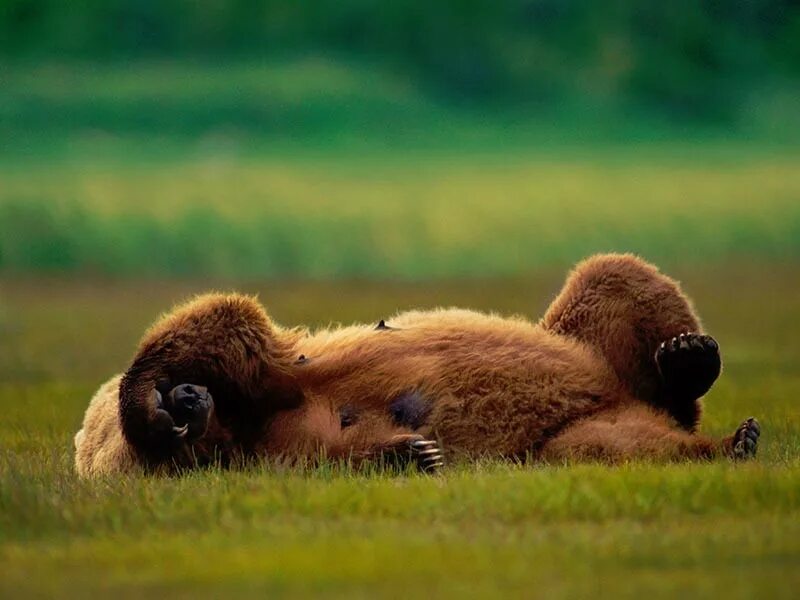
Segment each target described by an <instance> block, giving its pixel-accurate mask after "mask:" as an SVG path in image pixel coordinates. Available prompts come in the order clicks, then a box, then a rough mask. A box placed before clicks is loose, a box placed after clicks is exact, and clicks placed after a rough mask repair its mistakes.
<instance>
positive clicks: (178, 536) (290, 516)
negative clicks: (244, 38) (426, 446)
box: [0, 261, 800, 598]
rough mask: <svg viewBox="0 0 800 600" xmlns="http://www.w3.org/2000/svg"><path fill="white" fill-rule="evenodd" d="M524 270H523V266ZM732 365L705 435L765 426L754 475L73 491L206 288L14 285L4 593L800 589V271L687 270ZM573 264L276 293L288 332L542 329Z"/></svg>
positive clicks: (413, 479)
mask: <svg viewBox="0 0 800 600" xmlns="http://www.w3.org/2000/svg"><path fill="white" fill-rule="evenodd" d="M531 266H532V267H533V265H531ZM675 274H676V275H677V276H678V277H679V278H680V279H681V280H682V281H683V283H684V285H685V288H686V289H687V290H688V291H689V292H690V293H691V294H692V295H693V296H694V298H695V300H696V302H697V306H698V307H699V309H700V310H701V313H702V315H703V316H704V319H705V323H706V325H707V327H708V329H709V330H710V331H712V332H713V333H714V334H715V335H716V336H717V338H718V339H719V340H720V343H721V345H722V348H723V352H724V356H725V359H726V369H725V373H724V374H723V377H722V378H721V380H720V381H719V382H718V384H717V386H715V388H714V389H713V390H712V392H711V393H710V394H709V396H708V398H707V415H706V420H705V424H704V429H705V431H707V432H709V433H712V434H715V435H721V434H725V433H728V432H729V431H731V430H732V428H733V427H734V426H735V425H736V424H737V423H738V422H739V421H740V420H741V419H742V418H743V417H746V416H748V415H751V414H753V415H756V416H758V417H759V418H760V420H761V422H762V424H763V429H764V433H763V437H762V441H763V443H762V446H761V449H760V454H759V457H758V459H757V460H756V461H754V462H752V463H749V464H731V463H728V462H719V463H714V464H675V465H669V466H663V465H652V464H646V463H633V464H626V465H620V466H615V467H607V466H603V465H583V466H575V465H573V466H559V465H551V466H528V467H519V466H514V465H507V464H498V463H483V464H480V465H451V466H450V468H449V469H448V470H446V471H445V472H444V473H443V474H442V475H441V476H438V477H424V476H419V475H416V474H408V475H403V476H398V477H390V476H388V475H386V474H380V473H366V474H364V473H352V472H347V471H346V470H344V471H343V470H342V469H337V468H335V467H325V468H320V469H317V470H313V471H308V472H289V471H285V470H282V469H280V468H278V467H266V466H265V467H252V468H250V469H249V470H246V471H244V472H219V471H213V470H212V471H205V472H197V473H193V474H191V475H188V476H185V477H181V478H175V479H165V478H148V477H142V476H127V477H113V478H109V479H106V480H103V481H94V482H83V481H79V480H77V479H76V477H75V475H74V473H73V472H72V470H71V464H72V456H71V436H72V435H73V434H74V432H75V431H76V430H77V428H78V426H79V423H80V419H81V416H82V411H83V409H84V408H85V405H86V402H87V400H88V398H89V396H90V394H91V393H92V391H93V389H94V388H95V387H96V386H97V385H98V384H99V382H100V381H101V380H103V379H104V378H106V377H107V376H109V375H110V374H111V373H113V372H115V371H117V370H119V369H120V368H121V367H122V366H123V365H124V364H125V361H126V360H127V358H128V357H129V356H130V354H131V353H132V351H133V348H134V345H135V342H136V339H137V337H138V336H139V335H140V333H141V331H142V329H143V328H144V327H145V326H146V325H147V323H148V322H150V321H151V320H152V319H153V318H154V317H155V316H156V315H157V314H158V313H159V312H160V311H161V310H163V309H165V308H167V307H168V306H169V305H170V304H171V303H172V302H174V301H176V300H179V299H181V298H183V297H185V296H187V295H189V294H191V293H194V292H196V291H199V290H202V289H205V288H207V287H228V286H229V284H226V283H224V282H215V281H210V282H209V281H194V282H193V281H184V282H180V281H172V282H168V281H166V280H163V279H162V280H159V279H151V280H118V279H117V280H109V279H104V278H95V279H91V278H86V277H84V278H81V279H75V278H70V279H67V278H63V277H61V278H59V277H50V278H41V277H36V278H32V277H29V276H28V277H18V276H14V277H12V276H8V275H7V276H5V277H4V278H3V279H0V290H2V294H0V339H2V344H0V382H2V383H0V406H2V407H3V409H4V414H3V418H2V420H0V596H3V597H22V596H35V595H41V596H50V595H66V596H94V595H107V594H111V593H113V594H114V595H116V596H119V597H128V596H131V597H139V596H141V595H144V594H146V593H149V594H155V595H160V594H170V595H175V596H178V597H197V596H216V597H219V596H228V595H231V594H233V593H239V594H251V595H261V596H263V595H264V594H265V593H267V594H269V595H274V596H298V595H307V594H325V595H330V596H348V597H351V596H355V597H374V596H375V595H383V596H389V597H398V596H405V595H408V594H425V595H431V594H437V595H456V594H459V595H466V596H485V595H490V594H496V593H498V592H505V593H508V594H512V595H515V596H520V597H547V598H557V597H575V596H579V597H587V596H592V597H593V596H596V595H598V594H602V595H606V596H615V597H641V596H643V595H646V596H649V597H670V596H676V595H681V596H689V597H704V596H705V597H729V598H749V597H785V598H791V597H794V596H795V595H796V590H797V588H798V585H800V569H798V566H799V565H800V412H799V411H798V410H797V398H798V396H800V370H798V368H797V364H798V361H799V360H800V347H798V345H797V343H796V339H797V337H798V334H799V333H800V330H799V329H798V323H800V283H799V279H798V277H797V275H798V268H797V266H796V264H794V263H792V262H791V261H788V262H784V263H783V264H781V263H777V264H776V263H768V262H763V261H762V262H758V261H750V262H749V263H744V264H741V265H739V264H733V263H731V262H727V263H726V262H720V261H716V262H715V263H714V264H713V265H711V266H704V265H702V264H701V265H699V266H697V265H696V266H692V267H689V266H686V264H684V266H683V267H682V268H678V269H677V270H675ZM562 277H563V273H561V272H560V270H555V269H540V270H538V271H536V274H535V275H531V276H528V277H525V278H516V279H510V280H509V279H505V280H501V279H495V280H490V281H486V280H475V281H462V282H460V283H459V282H455V281H450V282H446V283H434V282H430V283H417V284H411V283H408V284H401V283H391V282H387V281H382V282H352V283H347V282H338V283H337V282H331V283H324V282H319V283H302V282H282V283H281V282H272V283H266V282H264V283H261V284H240V285H239V286H238V287H240V288H243V289H245V290H247V291H252V292H258V293H260V296H261V298H262V300H263V301H264V302H265V303H266V304H267V306H268V307H269V308H270V311H271V312H272V314H273V315H274V316H275V317H276V318H277V319H278V320H280V321H281V322H283V323H286V324H294V323H312V324H320V323H327V322H329V321H344V322H347V321H351V320H353V319H360V320H374V319H377V318H379V317H382V316H386V315H387V314H390V313H391V312H393V311H395V310H398V309H402V308H407V307H411V306H432V305H439V304H443V305H449V304H459V305H464V306H471V307H475V308H481V309H495V310H498V311H500V312H503V313H522V314H528V315H531V316H537V315H539V314H540V313H541V311H542V310H543V308H544V306H546V303H547V301H548V299H549V298H550V297H551V296H552V295H553V294H554V293H555V292H556V290H557V288H558V285H559V280H560V279H561V278H562Z"/></svg>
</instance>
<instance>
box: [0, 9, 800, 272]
mask: <svg viewBox="0 0 800 600" xmlns="http://www.w3.org/2000/svg"><path fill="white" fill-rule="evenodd" d="M799 97H800V8H798V6H797V4H796V3H794V2H789V1H783V0H750V1H747V2H726V1H704V2H697V1H692V0H678V1H676V2H673V3H661V4H658V3H642V2H634V1H619V2H611V3H605V4H602V5H599V4H597V3H595V2H590V1H588V0H507V1H504V2H494V1H490V0H469V1H445V2H437V3H432V4H430V5H428V4H425V3H420V2H416V1H413V0H400V1H398V2H392V3H389V4H388V5H387V4H386V3H376V2H366V1H361V0H348V1H338V2H329V1H327V0H324V1H317V2H274V1H268V2H254V1H250V0H248V1H222V0H217V1H203V2H185V1H182V0H165V1H162V2H154V1H142V0H136V1H134V0H110V1H100V0H82V1H80V2H70V3H64V2H50V1H34V0H3V1H2V2H0V140H2V144H0V272H7V273H31V272H33V273H35V272H50V273H52V272H67V273H90V274H103V275H135V276H143V275H144V276H173V275H179V276H191V277H197V276H215V277H225V278H235V279H242V278H246V279H250V278H262V277H281V278H284V277H301V278H308V277H311V278H337V277H342V276H344V277H350V278H352V277H367V278H376V277H383V278H388V277H400V278H403V279H423V278H431V277H437V278H439V277H465V276H467V277H482V276H495V275H515V274H520V273H526V272H529V271H530V270H535V269H537V268H540V267H543V266H546V265H551V264H552V265H559V266H565V265H567V264H569V263H570V262H572V261H574V260H576V259H578V258H580V257H581V256H582V255H585V254H587V253H590V252H592V251H597V250H609V249H622V250H632V251H637V252H641V253H644V254H645V255H647V256H648V257H650V258H653V259H655V260H660V261H664V260H667V261H670V260H673V261H674V262H678V261H683V260H685V259H692V260H704V261H711V260H719V259H721V258H725V257H728V256H729V255H731V254H737V255H754V256H758V257H762V258H770V259H774V258H781V259H786V258H792V259H794V258H795V257H796V256H797V253H798V244H800V241H799V240H800V202H798V197H799V194H798V190H800V175H798V174H797V168H796V166H797V157H798V152H797V150H798V148H800V106H799V104H800V103H799V102H798V98H799ZM677 235H682V236H683V237H684V243H682V244H675V239H676V236H677ZM688 239H691V243H688V242H687V241H686V240H688Z"/></svg>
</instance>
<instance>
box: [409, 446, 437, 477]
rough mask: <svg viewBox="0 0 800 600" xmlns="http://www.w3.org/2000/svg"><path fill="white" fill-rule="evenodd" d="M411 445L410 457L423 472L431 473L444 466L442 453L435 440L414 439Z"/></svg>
mask: <svg viewBox="0 0 800 600" xmlns="http://www.w3.org/2000/svg"><path fill="white" fill-rule="evenodd" d="M409 446H410V447H411V458H412V460H414V461H415V462H416V464H417V466H418V467H419V469H420V471H423V472H424V473H433V472H435V471H437V470H438V469H441V468H442V467H443V466H444V454H443V453H442V449H441V448H440V447H439V443H438V442H437V441H435V440H426V439H421V440H414V441H412V442H411V443H410V444H409Z"/></svg>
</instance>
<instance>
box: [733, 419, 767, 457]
mask: <svg viewBox="0 0 800 600" xmlns="http://www.w3.org/2000/svg"><path fill="white" fill-rule="evenodd" d="M760 436H761V425H759V424H758V421H757V420H756V419H755V418H754V417H750V418H749V419H747V420H745V421H744V422H743V423H742V424H741V425H739V428H738V429H737V430H736V433H734V434H733V439H732V440H731V445H732V448H731V453H732V455H733V458H734V459H736V460H748V459H751V458H755V456H756V451H757V450H758V438H759V437H760Z"/></svg>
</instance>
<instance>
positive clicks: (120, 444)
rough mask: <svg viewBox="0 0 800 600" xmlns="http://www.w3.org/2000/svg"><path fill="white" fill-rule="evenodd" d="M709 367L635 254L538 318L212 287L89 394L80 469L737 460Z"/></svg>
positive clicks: (703, 340)
mask: <svg viewBox="0 0 800 600" xmlns="http://www.w3.org/2000/svg"><path fill="white" fill-rule="evenodd" d="M720 369H721V359H720V353H719V347H718V345H717V343H716V342H715V341H714V339H713V338H711V337H710V336H708V335H705V334H702V333H701V326H700V322H699V320H698V318H697V316H696V315H695V312H694V309H693V307H692V305H691V303H690V301H689V300H688V299H687V297H686V296H685V295H684V294H683V293H682V291H681V289H680V287H679V286H678V284H677V283H676V282H675V281H673V280H672V279H670V278H668V277H667V276H665V275H663V274H662V273H660V272H659V271H658V270H657V269H656V268H655V267H654V266H652V265H650V264H647V263H646V262H644V261H643V260H641V259H639V258H637V257H635V256H632V255H617V254H611V255H599V256H594V257H592V258H589V259H588V260H585V261H584V262H582V263H580V264H579V265H578V266H577V267H576V268H575V269H574V270H573V272H572V273H571V274H570V276H569V278H568V279H567V282H566V284H565V286H564V288H563V290H562V291H561V293H560V294H559V295H558V297H557V298H556V299H555V300H554V301H553V303H552V305H551V306H550V308H549V309H548V310H547V313H546V314H545V316H544V318H543V319H542V320H541V321H540V322H539V323H533V322H530V321H528V320H525V319H521V318H511V319H509V318H501V317H498V316H494V315H487V314H481V313H477V312H472V311H467V310H457V309H447V310H444V309H439V310H432V311H425V312H416V311H412V312H406V313H402V314H398V315H397V316H395V317H393V318H392V319H389V320H387V321H380V322H379V323H378V324H377V325H375V324H373V325H354V326H351V327H344V328H334V329H325V330H322V331H317V332H314V333H311V332H309V331H308V330H306V329H302V328H296V329H287V328H283V327H280V326H279V325H277V324H275V323H273V322H272V321H271V320H270V318H269V317H268V316H267V314H266V313H265V311H264V309H263V308H262V306H261V305H260V304H259V303H258V302H257V301H256V300H255V299H254V298H251V297H248V296H242V295H239V294H227V295H224V294H209V295H204V296H200V297H198V298H196V299H194V300H192V301H191V302H189V303H187V304H184V305H182V306H179V307H177V308H176V309H175V310H173V311H172V312H171V313H169V314H168V315H166V316H165V317H163V318H161V319H160V320H159V321H158V322H157V323H156V324H155V325H153V327H152V328H151V329H150V330H149V331H148V332H147V333H146V334H145V336H144V339H143V340H142V342H141V344H140V347H139V350H138V352H137V353H136V355H135V357H134V359H133V362H132V364H131V365H130V367H129V368H128V370H127V371H126V372H125V373H124V374H123V375H122V376H117V377H115V378H114V379H112V380H111V381H109V382H108V383H106V384H105V385H104V386H103V387H101V388H100V390H99V391H98V393H97V394H96V396H95V397H94V399H93V400H92V401H91V403H90V405H89V408H88V410H87V412H86V416H85V419H84V423H83V429H82V430H81V431H80V432H78V434H77V435H76V436H75V445H76V450H77V451H76V467H77V470H78V472H79V473H80V474H81V475H94V474H100V473H108V472H113V471H119V470H124V469H129V468H132V467H134V466H135V465H143V466H145V467H149V468H164V467H167V468H174V467H179V468H182V467H190V466H194V465H200V464H204V463H208V462H215V463H222V464H227V463H230V462H231V460H232V459H234V458H236V457H245V458H246V457H283V458H284V459H295V460H300V459H302V460H305V459H313V458H314V457H318V456H320V455H326V456H328V457H332V458H344V459H350V460H353V461H355V462H362V461H365V460H373V459H381V460H385V459H387V458H394V459H409V460H413V461H415V462H416V463H417V464H418V465H419V466H420V468H422V469H424V470H435V469H437V468H439V467H440V466H442V460H443V451H446V452H447V453H448V454H451V453H452V454H453V455H464V456H470V457H477V456H484V455H488V456H499V457H506V458H510V459H515V460H520V461H522V460H537V459H542V460H565V459H590V460H598V459H599V460H610V461H615V460H621V459H628V458H636V457H646V458H653V459H676V458H711V457H715V456H730V457H732V458H741V459H743V458H750V457H752V456H754V455H755V452H756V446H757V442H758V437H759V434H760V428H759V425H758V423H757V421H756V420H755V419H752V418H751V419H747V420H746V421H744V422H743V423H742V424H741V425H740V426H739V428H738V429H737V430H736V431H735V433H734V434H733V435H732V436H730V437H727V438H725V439H722V440H712V439H709V438H707V437H704V436H701V435H699V434H698V433H696V428H697V425H698V422H699V419H700V414H701V401H700V398H701V397H702V396H703V395H704V394H705V393H706V392H707V391H708V390H709V388H710V387H711V385H712V384H713V383H714V381H715V380H716V378H717V376H718V375H719V373H720Z"/></svg>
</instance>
